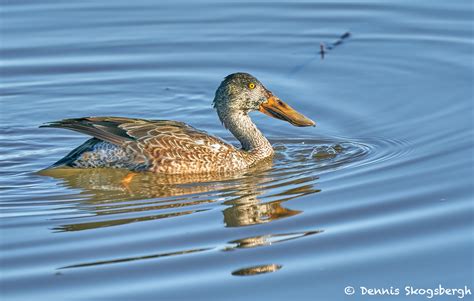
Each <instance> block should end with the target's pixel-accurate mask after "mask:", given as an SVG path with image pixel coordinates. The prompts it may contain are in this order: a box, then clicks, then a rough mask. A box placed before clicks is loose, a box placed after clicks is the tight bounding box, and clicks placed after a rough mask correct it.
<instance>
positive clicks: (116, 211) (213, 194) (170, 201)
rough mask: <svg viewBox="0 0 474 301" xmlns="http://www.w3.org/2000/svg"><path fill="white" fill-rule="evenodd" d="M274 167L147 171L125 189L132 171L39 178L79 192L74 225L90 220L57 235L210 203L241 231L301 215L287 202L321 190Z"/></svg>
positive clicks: (57, 172) (56, 172)
mask: <svg viewBox="0 0 474 301" xmlns="http://www.w3.org/2000/svg"><path fill="white" fill-rule="evenodd" d="M270 167H271V162H266V164H261V165H259V166H257V167H255V168H254V169H252V170H249V171H247V172H246V173H241V174H235V173H234V174H199V175H174V176H170V175H167V176H160V175H156V174H153V173H146V172H144V173H139V174H136V175H135V176H134V177H133V179H132V181H131V182H129V183H126V184H125V183H124V182H123V179H124V178H126V177H127V175H128V173H129V172H128V171H124V170H119V169H85V170H80V169H52V170H44V171H41V172H40V174H41V175H44V176H50V177H53V178H56V179H59V180H61V181H62V182H63V185H64V186H66V187H68V188H73V189H80V192H79V194H78V195H79V197H80V198H83V200H82V201H80V202H79V205H78V209H80V211H81V212H86V214H85V215H84V214H82V215H81V216H79V217H78V218H77V219H76V220H81V221H86V220H90V221H87V222H80V223H71V224H66V225H61V226H58V227H56V228H55V229H54V230H56V231H80V230H87V229H94V228H101V227H110V226H117V225H123V224H127V223H133V222H140V221H147V220H154V219H160V218H169V217H176V216H183V215H187V214H192V213H196V212H202V211H206V210H210V209H211V208H212V207H210V206H209V204H210V203H215V202H219V203H222V204H224V205H228V206H229V207H227V208H226V209H224V210H223V215H224V224H225V226H227V227H241V226H248V225H255V224H262V223H268V222H271V221H274V220H278V219H281V218H286V217H290V216H294V215H297V214H299V213H301V211H300V210H292V209H290V208H287V207H285V206H284V203H285V202H286V201H288V200H291V199H293V198H297V197H300V196H302V195H307V194H312V193H316V192H319V191H320V190H318V189H315V188H314V187H313V185H314V182H315V180H316V179H317V177H314V176H312V177H306V178H304V177H303V178H301V177H300V178H295V176H294V175H293V176H292V175H291V174H288V173H285V175H284V176H281V175H279V176H274V175H273V176H272V172H271V170H270V169H269V168H270ZM187 208H188V210H186V209H187ZM87 212H88V213H90V214H89V215H88V214H87ZM157 212H161V213H158V214H156V213H157ZM148 213H153V214H148ZM130 215H131V216H132V217H125V216H130ZM117 217H122V218H117Z"/></svg>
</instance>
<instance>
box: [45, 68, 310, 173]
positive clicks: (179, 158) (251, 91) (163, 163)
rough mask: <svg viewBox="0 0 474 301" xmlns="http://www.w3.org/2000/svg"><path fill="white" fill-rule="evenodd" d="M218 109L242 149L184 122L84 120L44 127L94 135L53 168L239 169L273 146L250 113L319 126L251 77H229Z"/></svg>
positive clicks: (220, 92) (217, 101)
mask: <svg viewBox="0 0 474 301" xmlns="http://www.w3.org/2000/svg"><path fill="white" fill-rule="evenodd" d="M214 106H215V108H216V110H217V113H218V115H219V118H220V119H221V121H222V123H223V124H224V125H225V126H226V128H228V129H229V130H230V131H231V132H232V134H233V135H234V136H235V137H236V138H237V139H238V140H239V141H240V142H241V144H242V148H241V149H237V148H235V147H234V146H232V145H230V144H228V143H226V142H224V141H223V140H221V139H219V138H217V137H214V136H212V135H209V134H208V133H206V132H203V131H200V130H197V129H195V128H193V127H191V126H189V125H187V124H185V123H182V122H177V121H170V120H145V119H132V118H123V117H85V118H77V119H65V120H61V121H56V122H51V123H48V124H45V125H43V126H42V127H56V128H65V129H70V130H74V131H77V132H81V133H83V134H86V135H90V136H92V137H94V138H92V139H89V140H88V141H86V142H85V143H84V144H82V145H81V146H79V147H77V148H76V149H74V150H73V151H71V152H70V153H69V154H68V155H67V156H66V157H64V158H63V159H61V160H59V161H58V162H56V163H55V164H53V165H52V167H59V166H69V167H76V168H96V167H109V168H126V169H129V170H133V171H152V172H156V173H163V174H186V173H205V172H222V173H224V172H229V171H237V170H242V169H246V168H249V167H251V166H253V165H255V164H256V163H258V162H260V161H261V160H263V159H265V158H268V157H271V156H272V155H273V149H272V147H271V145H270V143H269V142H268V140H267V139H266V138H265V137H264V136H263V134H262V133H261V132H260V131H259V130H258V129H257V127H256V126H255V125H254V124H253V123H252V121H251V120H250V117H249V116H248V113H249V111H251V110H260V111H262V112H263V113H265V114H267V115H270V116H273V117H275V118H278V119H282V120H285V121H288V122H290V123H292V124H293V125H296V126H309V125H314V122H312V121H311V120H309V119H307V118H306V117H304V116H303V115H301V114H299V113H297V112H296V111H294V110H293V109H292V108H291V107H289V106H288V105H286V104H285V103H283V102H282V101H281V100H279V99H278V98H277V97H275V96H273V94H272V93H271V92H270V91H268V90H267V89H266V88H265V87H264V86H263V85H262V84H261V83H260V82H259V81H258V80H257V79H255V78H254V77H253V76H251V75H249V74H246V73H235V74H231V75H229V76H228V77H226V79H225V80H224V81H223V82H222V83H221V85H220V86H219V88H218V90H217V91H216V96H215V99H214Z"/></svg>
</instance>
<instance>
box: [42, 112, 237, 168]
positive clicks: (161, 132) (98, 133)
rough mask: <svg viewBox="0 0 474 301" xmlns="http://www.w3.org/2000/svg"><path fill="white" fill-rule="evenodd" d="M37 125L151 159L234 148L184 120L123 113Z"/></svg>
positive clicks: (190, 156)
mask: <svg viewBox="0 0 474 301" xmlns="http://www.w3.org/2000/svg"><path fill="white" fill-rule="evenodd" d="M40 127H53V128H64V129H70V130H73V131H77V132H80V133H83V134H86V135H90V136H93V137H96V138H98V139H100V140H103V141H107V142H110V143H112V144H115V145H118V146H122V147H124V148H127V149H132V150H133V151H136V152H140V153H141V154H142V155H145V156H147V157H149V158H150V159H152V160H156V159H158V158H168V159H174V160H178V161H179V160H181V161H187V160H198V161H199V158H197V157H198V156H201V157H202V159H204V160H212V158H211V157H214V156H217V155H218V154H219V153H226V152H230V151H235V148H234V147H233V146H232V145H230V144H228V143H226V142H224V141H223V140H221V139H219V138H217V137H214V136H212V135H209V134H208V133H206V132H204V131H200V130H197V129H195V128H193V127H192V126H189V125H187V124H186V123H183V122H178V121H172V120H146V119H135V118H123V117H85V118H75V119H64V120H61V121H54V122H50V123H47V124H44V125H42V126H40Z"/></svg>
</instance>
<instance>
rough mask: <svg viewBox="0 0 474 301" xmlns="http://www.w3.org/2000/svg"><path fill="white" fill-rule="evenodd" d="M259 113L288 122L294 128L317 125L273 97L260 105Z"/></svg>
mask: <svg viewBox="0 0 474 301" xmlns="http://www.w3.org/2000/svg"><path fill="white" fill-rule="evenodd" d="M259 111H260V112H262V113H264V114H266V115H268V116H270V117H273V118H277V119H281V120H284V121H288V122H289V123H291V124H292V125H294V126H315V125H316V123H315V122H314V121H312V120H311V119H309V118H308V117H306V116H304V115H303V114H300V113H298V112H297V111H296V110H295V109H293V108H292V107H290V106H289V105H287V104H286V103H284V102H283V101H282V100H280V99H279V98H278V97H276V96H273V95H272V96H270V97H269V98H268V99H267V101H266V102H264V103H262V104H261V105H260V108H259Z"/></svg>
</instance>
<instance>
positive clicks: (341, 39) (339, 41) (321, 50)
mask: <svg viewBox="0 0 474 301" xmlns="http://www.w3.org/2000/svg"><path fill="white" fill-rule="evenodd" d="M350 36H351V33H350V32H348V31H347V32H345V33H344V34H343V35H342V36H340V37H339V39H337V40H336V41H334V42H332V43H328V44H325V43H321V44H319V54H321V59H322V60H323V59H324V55H325V54H326V53H327V52H328V50H331V49H333V48H334V47H336V46H338V45H341V44H342V43H343V42H344V40H345V39H347V38H349V37H350Z"/></svg>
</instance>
